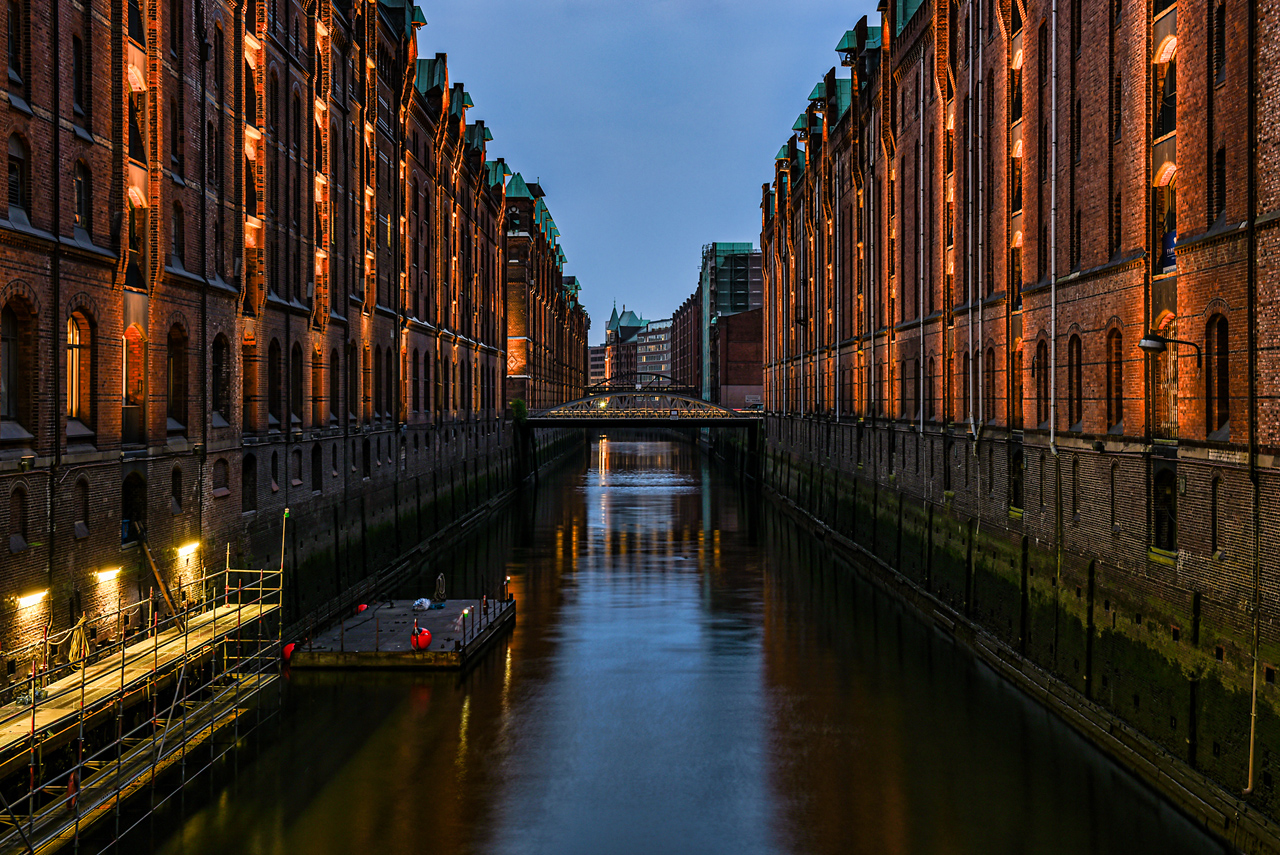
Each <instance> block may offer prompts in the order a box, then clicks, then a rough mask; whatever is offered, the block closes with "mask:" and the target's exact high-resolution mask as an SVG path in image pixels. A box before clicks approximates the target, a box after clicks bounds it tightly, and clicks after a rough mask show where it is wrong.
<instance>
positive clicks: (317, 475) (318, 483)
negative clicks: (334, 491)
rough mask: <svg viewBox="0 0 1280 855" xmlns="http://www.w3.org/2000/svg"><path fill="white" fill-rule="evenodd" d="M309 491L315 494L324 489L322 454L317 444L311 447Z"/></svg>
mask: <svg viewBox="0 0 1280 855" xmlns="http://www.w3.org/2000/svg"><path fill="white" fill-rule="evenodd" d="M311 489H312V491H313V492H316V493H319V492H320V491H321V490H323V489H324V452H323V451H321V450H320V443H318V442H317V443H316V444H315V445H313V446H311Z"/></svg>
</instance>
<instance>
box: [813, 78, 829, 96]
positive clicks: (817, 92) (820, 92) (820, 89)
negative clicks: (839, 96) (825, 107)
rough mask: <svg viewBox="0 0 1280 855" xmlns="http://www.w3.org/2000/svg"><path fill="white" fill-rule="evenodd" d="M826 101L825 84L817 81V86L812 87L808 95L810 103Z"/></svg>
mask: <svg viewBox="0 0 1280 855" xmlns="http://www.w3.org/2000/svg"><path fill="white" fill-rule="evenodd" d="M826 99H827V84H826V83H824V82H823V81H821V80H819V81H818V85H817V86H815V87H813V91H812V92H810V93H809V100H810V101H825V100H826Z"/></svg>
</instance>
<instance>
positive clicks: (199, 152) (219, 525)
mask: <svg viewBox="0 0 1280 855" xmlns="http://www.w3.org/2000/svg"><path fill="white" fill-rule="evenodd" d="M55 13H56V15H57V18H56V20H55V19H54V17H53V16H54V14H55ZM6 14H7V15H8V24H7V32H8V33H9V34H10V36H9V38H10V41H9V44H8V54H7V55H8V61H9V65H10V68H9V85H8V87H7V88H6V90H5V95H4V98H5V100H6V103H7V111H6V113H5V115H6V116H7V121H8V123H9V124H8V128H7V136H8V141H9V142H8V145H9V176H10V180H9V193H8V196H7V200H6V202H5V203H4V206H3V208H2V209H0V252H3V257H4V261H5V267H6V270H7V273H6V275H5V277H4V279H3V281H2V282H0V313H2V321H3V324H2V325H3V338H2V341H0V381H2V383H0V387H2V388H0V404H2V406H0V494H2V495H3V502H0V526H3V531H4V532H5V534H6V543H7V545H8V549H7V550H3V551H0V594H2V595H3V596H4V597H6V598H10V597H13V596H17V595H27V594H32V593H35V594H40V593H41V592H47V594H44V595H43V596H42V598H37V602H36V604H35V605H31V606H24V607H23V608H21V609H17V610H14V609H9V608H7V607H6V609H5V610H3V613H2V614H0V642H2V643H3V644H4V645H5V646H6V648H10V649H11V648H12V646H13V644H15V643H17V642H19V641H22V640H24V639H29V638H30V637H31V636H32V633H34V632H37V631H38V630H39V628H40V627H42V626H43V625H44V624H45V622H46V621H49V620H52V622H53V627H54V629H55V630H56V629H57V628H58V627H64V626H66V625H67V622H68V620H71V621H74V619H75V616H76V615H77V614H78V613H79V612H81V611H86V610H92V609H94V608H98V607H101V606H102V604H104V603H110V604H112V606H114V604H115V603H116V602H117V600H118V599H123V600H124V602H126V603H127V602H129V601H131V600H133V599H135V598H137V597H139V596H141V595H142V594H143V592H144V589H145V588H146V586H147V584H148V582H147V581H146V580H147V577H146V576H145V575H144V573H143V569H142V568H143V567H144V566H145V562H144V561H143V560H142V553H143V552H144V551H145V550H146V549H148V548H149V550H150V552H151V554H153V555H154V556H155V560H156V562H157V564H158V565H159V567H160V569H161V571H162V572H163V573H164V574H166V575H167V577H168V581H169V583H170V584H172V585H174V586H179V587H180V586H181V585H182V584H183V583H184V580H189V579H191V578H193V577H194V576H196V575H198V573H197V572H196V571H197V569H198V565H199V563H200V562H201V561H202V560H205V558H206V557H207V559H208V561H209V562H210V563H214V562H216V563H221V561H222V560H223V557H222V551H223V548H224V545H225V544H230V545H231V550H232V552H233V554H235V555H236V560H237V561H238V562H244V563H249V564H250V565H251V566H258V565H261V564H266V563H273V562H275V561H278V560H279V548H280V547H279V545H280V518H281V516H282V514H283V512H284V509H285V508H286V507H290V508H291V509H292V511H293V515H294V520H295V521H298V522H300V523H302V524H303V525H305V526H306V527H307V528H309V529H310V530H307V531H306V532H305V537H301V536H300V535H299V534H298V532H297V530H296V529H295V531H294V539H293V540H291V541H290V544H291V546H290V548H289V551H290V555H289V559H290V560H289V569H290V572H291V574H292V575H291V576H290V579H289V584H290V585H291V586H292V587H293V592H294V593H293V595H292V596H293V597H294V599H293V600H292V606H293V607H294V608H295V609H296V608H303V607H305V606H307V605H308V604H309V603H314V602H315V598H317V597H321V596H323V595H325V594H326V592H331V591H332V590H333V586H335V585H336V586H338V587H340V586H341V585H342V584H343V580H342V578H341V577H340V574H339V577H337V578H335V575H334V574H335V568H337V569H338V570H339V571H340V572H341V573H345V572H347V569H349V568H351V567H355V566H356V565H358V564H359V565H361V568H362V569H361V572H365V571H367V570H368V569H369V568H368V567H367V566H364V565H363V564H361V562H363V563H364V564H367V563H368V562H371V561H374V560H380V559H379V558H378V556H379V555H382V553H381V552H379V549H378V547H377V546H376V545H370V544H369V543H368V542H367V541H365V540H363V538H365V537H372V536H374V535H375V533H376V532H381V531H383V528H381V527H384V526H392V527H393V528H394V533H395V535H394V537H391V536H390V535H388V536H387V538H388V539H389V541H388V542H391V543H396V542H402V541H401V539H400V535H401V527H402V520H403V519H405V518H406V517H405V516H404V514H405V513H407V511H406V510H405V509H406V507H407V506H406V502H408V503H412V502H413V501H415V499H414V498H413V497H414V496H415V495H416V501H417V502H418V505H417V511H414V513H418V512H420V511H421V509H422V503H423V496H424V495H428V496H429V497H431V498H435V497H438V496H441V495H444V492H445V491H447V490H452V489H453V484H454V477H455V473H456V475H457V477H458V478H459V479H468V478H469V479H475V478H478V477H480V476H481V474H482V473H484V472H488V471H490V470H491V468H492V467H494V466H498V465H499V463H500V462H501V461H503V460H505V459H506V458H505V457H503V455H504V454H505V451H504V449H505V447H506V446H505V444H504V437H503V425H502V412H503V409H504V406H505V402H506V395H505V394H504V382H505V377H506V372H505V370H504V367H505V365H506V348H507V317H506V303H505V299H504V297H505V295H504V273H505V268H506V265H505V254H506V231H507V225H506V222H505V217H506V205H507V201H506V179H507V176H508V175H509V171H508V170H507V169H506V168H505V166H504V165H503V163H502V161H501V160H498V161H493V160H490V159H489V158H488V157H487V154H486V144H487V141H488V140H489V139H490V138H491V135H490V134H489V132H488V130H487V129H486V127H485V125H484V123H483V122H482V121H473V120H470V119H468V110H469V109H470V108H471V97H470V96H469V95H468V93H467V92H466V90H465V88H464V87H463V86H462V84H460V83H451V82H450V80H449V73H448V67H447V61H446V57H445V55H444V54H437V55H435V57H434V58H430V59H425V58H419V57H418V56H417V28H418V27H419V26H420V25H422V24H423V23H425V20H424V18H423V16H422V13H421V11H420V10H419V9H418V8H417V7H416V6H415V5H413V3H412V2H409V0H379V2H377V3H367V4H362V3H351V2H343V0H321V2H319V3H314V4H302V3H298V2H291V0H244V2H238V3H233V2H218V1H217V0H213V2H208V3H202V4H196V5H194V6H193V5H192V4H190V3H170V2H153V3H146V4H143V3H141V2H139V0H119V2H117V3H113V4H95V3H74V2H65V3H56V4H47V3H34V2H29V0H18V2H14V3H10V4H9V5H8V7H7V13H6ZM49 57H56V58H57V61H56V62H48V61H46V60H47V58H49ZM55 118H56V119H57V121H56V122H55V121H54V119H55ZM584 359H585V355H584ZM442 477H443V482H442V481H441V478H442ZM464 483H465V481H464ZM442 484H443V486H442ZM424 485H425V486H424ZM424 491H426V493H424ZM397 503H399V504H398V506H397ZM383 517H385V518H386V519H383ZM436 519H437V520H438V519H439V516H438V515H437V516H436ZM418 530H419V531H421V530H422V529H421V524H419V529H418ZM322 533H323V534H322ZM377 536H378V537H383V535H382V534H378V535H377ZM406 536H407V534H406ZM187 543H195V544H200V545H202V546H203V547H204V549H203V550H199V551H196V552H194V553H192V552H190V551H184V552H182V553H180V552H179V550H178V547H179V546H180V545H182V544H187ZM273 552H274V554H275V556H276V558H274V559H272V558H270V555H271V554H272V553H273ZM206 553H207V556H206ZM339 557H341V560H338V559H339ZM241 566H243V563H242V565H241ZM119 567H123V568H124V571H125V572H122V573H119V574H118V575H117V576H115V577H113V578H114V579H115V580H116V581H113V582H110V583H98V582H95V581H93V578H94V577H93V575H92V574H93V572H94V571H96V570H103V569H114V568H119ZM353 572H354V571H353Z"/></svg>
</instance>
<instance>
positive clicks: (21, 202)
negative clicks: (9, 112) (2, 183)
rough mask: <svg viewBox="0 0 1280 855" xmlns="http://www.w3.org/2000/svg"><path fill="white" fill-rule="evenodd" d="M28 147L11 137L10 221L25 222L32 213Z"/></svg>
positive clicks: (17, 138) (15, 136) (16, 137)
mask: <svg viewBox="0 0 1280 855" xmlns="http://www.w3.org/2000/svg"><path fill="white" fill-rule="evenodd" d="M30 186H31V185H30V183H29V182H28V178H27V146H26V143H24V142H23V141H22V140H21V139H20V138H19V137H18V136H17V135H16V134H15V135H14V136H11V137H9V219H11V220H12V219H14V217H15V215H16V216H18V217H19V218H20V221H25V220H26V219H27V218H28V217H29V215H30V213H31V211H30V198H31V197H30V195H29V193H28V188H29V187H30Z"/></svg>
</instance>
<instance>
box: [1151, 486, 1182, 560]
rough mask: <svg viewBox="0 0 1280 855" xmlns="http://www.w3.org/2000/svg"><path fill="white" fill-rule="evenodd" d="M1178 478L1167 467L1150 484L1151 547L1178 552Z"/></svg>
mask: <svg viewBox="0 0 1280 855" xmlns="http://www.w3.org/2000/svg"><path fill="white" fill-rule="evenodd" d="M1177 482H1178V476H1177V473H1176V472H1175V471H1174V470H1173V469H1172V468H1169V467H1165V468H1162V469H1160V470H1158V471H1157V472H1156V473H1155V476H1154V477H1153V478H1152V483H1151V505H1152V507H1151V511H1152V513H1151V528H1152V531H1151V545H1152V546H1154V547H1155V548H1156V549H1162V550H1164V551H1165V552H1177V551H1178V483H1177Z"/></svg>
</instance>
